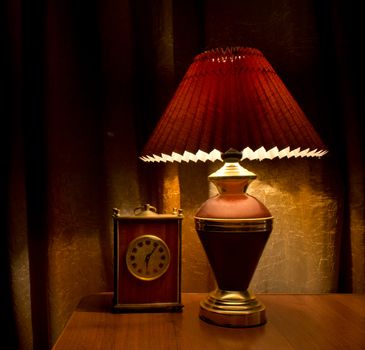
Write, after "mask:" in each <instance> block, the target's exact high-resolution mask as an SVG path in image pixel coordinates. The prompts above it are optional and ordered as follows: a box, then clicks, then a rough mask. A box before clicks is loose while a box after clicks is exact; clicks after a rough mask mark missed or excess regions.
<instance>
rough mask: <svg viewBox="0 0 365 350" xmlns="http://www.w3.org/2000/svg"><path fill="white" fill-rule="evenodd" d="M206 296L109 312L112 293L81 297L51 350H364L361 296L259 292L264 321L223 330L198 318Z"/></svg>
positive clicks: (364, 320) (363, 301) (364, 319)
mask: <svg viewBox="0 0 365 350" xmlns="http://www.w3.org/2000/svg"><path fill="white" fill-rule="evenodd" d="M205 296H206V294H201V293H183V295H182V301H183V304H184V309H183V311H182V312H178V313H137V314H136V313H130V314H115V313H112V311H111V310H112V293H100V294H95V295H90V296H87V297H85V298H83V299H82V300H81V302H80V304H79V306H78V307H77V309H76V310H75V311H74V313H73V314H72V316H71V318H70V320H69V321H68V323H67V325H66V327H65V329H64V331H63V333H62V334H61V336H60V338H59V339H58V340H57V342H56V344H55V346H54V347H53V350H61V349H65V350H66V349H67V350H69V349H73V350H76V349H88V350H93V349H103V350H105V349H107V350H108V349H123V350H137V349H138V350H141V349H146V350H160V349H161V350H168V349H173V350H184V349H188V350H195V349H197V350H205V349H209V350H218V349H219V350H221V349H224V350H242V349H250V350H251V349H252V350H256V349H265V350H268V349H274V350H275V349H284V350H285V349H303V350H308V349H310V350H316V349H318V350H328V349H341V350H355V349H358V350H360V349H361V350H364V349H365V295H359V294H313V295H307V294H306V295H303V294H258V295H257V298H258V299H259V300H260V301H261V302H263V303H264V304H265V306H266V314H267V318H268V322H267V323H266V324H265V325H263V326H259V327H252V328H239V329H237V328H225V327H219V326H214V325H211V324H209V323H206V322H204V321H202V320H200V319H199V303H200V301H201V300H203V299H204V298H205Z"/></svg>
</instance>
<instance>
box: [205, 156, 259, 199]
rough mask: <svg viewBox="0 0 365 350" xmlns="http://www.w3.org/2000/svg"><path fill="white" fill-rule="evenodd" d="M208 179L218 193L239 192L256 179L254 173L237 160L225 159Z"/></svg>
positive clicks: (243, 190) (244, 190)
mask: <svg viewBox="0 0 365 350" xmlns="http://www.w3.org/2000/svg"><path fill="white" fill-rule="evenodd" d="M208 179H209V180H210V181H211V182H212V183H213V184H214V185H215V186H216V187H217V189H218V192H219V193H220V194H239V193H242V192H244V193H245V192H246V190H247V188H248V185H249V184H250V183H251V181H253V180H254V179H256V174H254V173H252V172H251V171H248V170H247V169H245V168H244V167H242V166H241V165H240V163H239V162H229V161H226V162H225V163H224V165H223V166H222V167H221V168H220V169H218V170H217V171H216V172H215V173H213V174H211V175H209V176H208Z"/></svg>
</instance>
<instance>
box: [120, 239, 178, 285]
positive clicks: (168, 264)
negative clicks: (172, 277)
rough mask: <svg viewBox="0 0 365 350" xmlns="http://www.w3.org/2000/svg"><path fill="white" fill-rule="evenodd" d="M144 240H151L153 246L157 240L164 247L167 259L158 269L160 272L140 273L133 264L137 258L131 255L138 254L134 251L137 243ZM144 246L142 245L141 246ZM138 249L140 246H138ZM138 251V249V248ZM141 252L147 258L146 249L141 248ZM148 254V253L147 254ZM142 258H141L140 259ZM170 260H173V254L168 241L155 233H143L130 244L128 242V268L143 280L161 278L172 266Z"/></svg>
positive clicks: (126, 260)
mask: <svg viewBox="0 0 365 350" xmlns="http://www.w3.org/2000/svg"><path fill="white" fill-rule="evenodd" d="M144 240H151V243H150V244H151V246H152V245H153V243H154V242H157V243H158V244H159V245H160V246H161V247H162V248H163V252H164V254H165V259H166V260H164V263H165V265H164V267H163V268H162V269H161V270H159V271H158V273H155V274H153V275H152V276H150V277H149V276H147V275H146V274H144V273H138V272H136V271H135V268H134V267H133V266H132V264H133V263H134V262H135V260H131V259H130V257H131V255H132V253H133V254H136V252H133V249H135V248H137V247H136V245H137V244H138V242H139V241H144ZM141 248H142V247H141ZM137 249H138V248H137ZM149 251H150V252H151V250H149ZM137 253H138V250H137ZM140 254H143V255H144V260H145V259H146V250H145V249H143V250H140ZM147 255H148V254H147ZM139 260H140V259H139ZM170 261H171V254H170V249H169V247H168V245H167V244H166V242H165V241H164V240H163V239H161V238H160V237H158V236H155V235H149V234H146V235H141V236H138V237H136V238H135V239H133V240H132V241H131V242H130V243H129V244H128V248H127V251H126V256H125V262H126V265H127V269H128V271H129V272H130V273H131V274H132V275H133V276H134V277H135V278H137V279H139V280H142V281H154V280H156V279H158V278H160V277H161V276H163V275H164V274H165V273H166V272H167V270H168V269H169V266H170Z"/></svg>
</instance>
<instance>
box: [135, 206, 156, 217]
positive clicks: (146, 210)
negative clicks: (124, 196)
mask: <svg viewBox="0 0 365 350" xmlns="http://www.w3.org/2000/svg"><path fill="white" fill-rule="evenodd" d="M156 213H157V209H156V208H155V207H154V206H153V205H150V204H144V205H141V206H139V207H137V208H135V209H134V215H151V214H152V215H154V214H156Z"/></svg>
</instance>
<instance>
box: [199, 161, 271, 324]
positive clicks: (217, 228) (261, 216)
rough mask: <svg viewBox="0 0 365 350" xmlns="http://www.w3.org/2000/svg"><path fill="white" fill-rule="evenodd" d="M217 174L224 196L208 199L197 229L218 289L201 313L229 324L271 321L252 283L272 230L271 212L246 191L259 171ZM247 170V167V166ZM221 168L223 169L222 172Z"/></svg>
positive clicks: (228, 164)
mask: <svg viewBox="0 0 365 350" xmlns="http://www.w3.org/2000/svg"><path fill="white" fill-rule="evenodd" d="M227 166H228V167H231V170H232V167H236V168H237V167H240V165H239V164H238V163H234V164H232V163H226V165H225V168H226V169H225V171H223V172H225V173H224V174H223V175H222V172H221V173H220V174H218V176H216V175H214V174H212V175H211V176H210V180H211V181H212V182H213V183H214V184H215V185H216V186H217V188H218V191H219V194H218V195H217V196H215V197H212V198H210V199H208V200H207V201H206V202H205V203H203V205H202V206H201V207H200V209H199V210H198V212H197V214H196V216H195V227H196V230H197V233H198V236H199V239H200V241H201V243H202V245H203V247H204V250H205V253H206V255H207V257H208V260H209V263H210V266H211V268H212V270H213V273H214V276H215V279H216V282H217V289H216V290H215V291H213V292H211V293H210V294H209V295H208V297H207V299H205V300H203V301H202V302H201V304H200V317H201V318H202V319H203V320H205V321H208V322H210V323H214V324H217V325H220V326H227V327H250V326H257V325H261V324H264V323H265V322H266V315H265V307H264V305H263V304H262V303H261V302H260V301H259V300H257V299H256V297H255V296H254V295H253V294H251V293H250V292H249V291H248V286H249V284H250V281H251V279H252V276H253V274H254V272H255V269H256V267H257V264H258V262H259V260H260V257H261V255H262V252H263V250H264V247H265V245H266V242H267V240H268V238H269V236H270V233H271V230H272V222H273V218H272V216H271V214H270V212H269V210H268V209H267V208H266V207H265V206H264V205H263V204H262V203H261V202H260V201H259V200H257V199H256V198H255V197H252V196H250V195H248V194H247V193H246V192H245V191H246V189H247V187H248V184H249V182H250V181H251V180H252V179H253V178H255V175H254V174H252V173H250V174H249V175H242V174H241V175H237V174H236V175H232V173H230V172H229V171H228V173H227ZM242 169H243V168H242ZM218 172H219V171H218Z"/></svg>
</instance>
